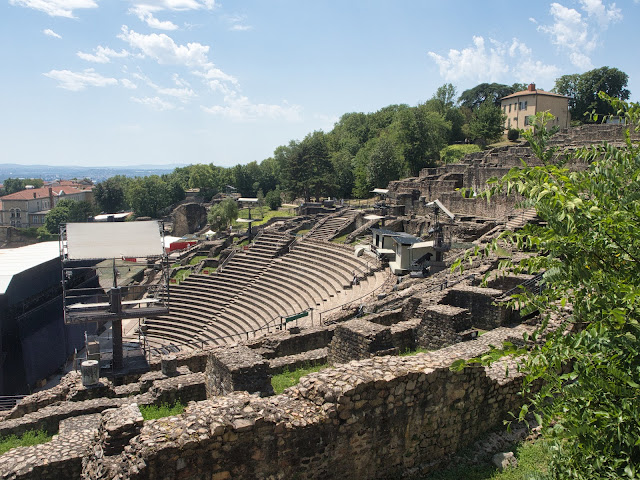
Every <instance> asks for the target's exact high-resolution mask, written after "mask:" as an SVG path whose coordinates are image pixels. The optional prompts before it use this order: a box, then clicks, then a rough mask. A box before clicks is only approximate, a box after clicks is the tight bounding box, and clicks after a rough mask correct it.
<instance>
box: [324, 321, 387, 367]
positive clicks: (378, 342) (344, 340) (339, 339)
mask: <svg viewBox="0 0 640 480" xmlns="http://www.w3.org/2000/svg"><path fill="white" fill-rule="evenodd" d="M393 349H394V345H393V341H392V336H391V328H390V327H387V326H383V325H378V324H377V323H372V322H369V321H367V320H364V319H355V320H349V321H348V322H344V323H342V324H340V325H338V326H337V327H336V329H335V331H334V334H333V340H331V343H330V344H329V347H328V352H327V359H328V361H329V363H330V364H332V365H336V364H339V363H346V362H350V361H351V360H363V359H365V358H371V357H373V356H377V355H380V353H378V352H384V351H388V352H389V353H393Z"/></svg>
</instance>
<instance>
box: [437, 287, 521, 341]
mask: <svg viewBox="0 0 640 480" xmlns="http://www.w3.org/2000/svg"><path fill="white" fill-rule="evenodd" d="M501 296H502V290H496V289H493V288H481V287H473V286H471V285H456V286H455V287H453V288H451V289H449V290H448V291H447V294H446V295H445V296H444V298H443V299H442V303H445V304H447V305H453V306H455V307H460V308H464V309H467V310H469V311H470V312H471V323H472V325H473V326H474V327H476V328H482V329H485V330H491V329H493V328H497V327H500V326H503V325H507V324H509V323H511V322H514V321H516V320H517V319H518V318H519V317H518V313H517V312H514V311H512V310H510V309H508V308H507V307H506V306H504V305H500V304H497V305H496V304H494V302H496V300H497V299H499V297H501Z"/></svg>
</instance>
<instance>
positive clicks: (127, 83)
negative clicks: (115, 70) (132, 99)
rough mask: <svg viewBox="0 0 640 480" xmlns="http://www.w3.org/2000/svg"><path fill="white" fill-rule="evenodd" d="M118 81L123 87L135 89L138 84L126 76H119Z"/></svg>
mask: <svg viewBox="0 0 640 480" xmlns="http://www.w3.org/2000/svg"><path fill="white" fill-rule="evenodd" d="M120 83H121V84H122V86H123V87H124V88H128V89H129V90H135V89H136V88H138V86H137V85H136V84H135V83H133V82H132V81H131V80H129V79H128V78H121V79H120Z"/></svg>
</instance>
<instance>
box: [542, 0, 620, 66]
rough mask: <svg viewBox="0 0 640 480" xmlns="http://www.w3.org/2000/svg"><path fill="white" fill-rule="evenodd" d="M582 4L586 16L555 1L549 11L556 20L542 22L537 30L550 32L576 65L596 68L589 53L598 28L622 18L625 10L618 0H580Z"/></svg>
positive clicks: (596, 41)
mask: <svg viewBox="0 0 640 480" xmlns="http://www.w3.org/2000/svg"><path fill="white" fill-rule="evenodd" d="M580 4H581V6H582V10H583V11H584V12H585V13H586V16H584V15H583V14H582V13H580V12H578V11H577V10H576V9H574V8H567V7H565V6H564V5H561V4H559V3H552V4H551V7H550V9H549V13H550V14H551V16H552V18H553V24H551V25H539V26H538V31H540V32H543V33H546V34H547V35H549V36H550V37H551V41H552V42H553V43H554V45H556V46H557V47H558V48H560V50H562V51H565V52H566V53H567V54H568V55H569V59H570V61H571V63H572V64H573V65H574V66H576V67H578V68H581V69H583V70H587V69H589V68H593V64H592V63H591V57H590V55H591V53H592V52H593V51H594V50H595V48H596V47H597V45H598V31H601V30H605V29H606V28H608V27H609V25H610V24H612V23H615V22H618V21H620V20H622V13H621V11H620V9H619V8H617V7H616V5H615V3H612V4H611V5H610V6H605V5H604V4H603V3H602V0H580Z"/></svg>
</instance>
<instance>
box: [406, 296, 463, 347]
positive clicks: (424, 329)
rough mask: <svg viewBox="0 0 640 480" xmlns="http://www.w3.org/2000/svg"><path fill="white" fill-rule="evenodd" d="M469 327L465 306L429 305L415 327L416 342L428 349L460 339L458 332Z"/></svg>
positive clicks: (459, 340) (450, 343)
mask: <svg viewBox="0 0 640 480" xmlns="http://www.w3.org/2000/svg"><path fill="white" fill-rule="evenodd" d="M469 328H471V314H470V312H469V310H467V309H466V308H460V307H454V306H451V305H430V306H428V307H427V308H426V309H425V311H424V313H423V315H422V320H421V321H420V324H419V325H418V326H417V327H416V342H417V344H418V345H419V346H420V347H422V348H427V349H430V350H433V349H436V348H442V347H445V346H448V345H453V344H454V343H458V342H461V341H462V337H461V335H459V332H462V331H464V330H467V329H469Z"/></svg>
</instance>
